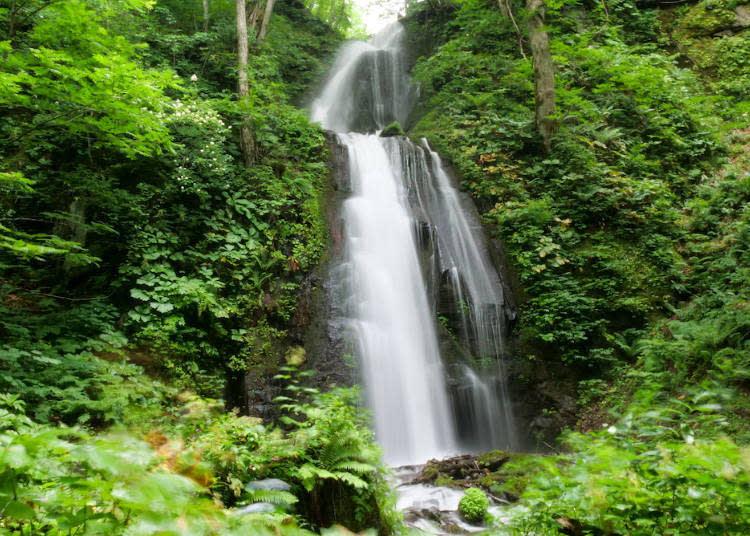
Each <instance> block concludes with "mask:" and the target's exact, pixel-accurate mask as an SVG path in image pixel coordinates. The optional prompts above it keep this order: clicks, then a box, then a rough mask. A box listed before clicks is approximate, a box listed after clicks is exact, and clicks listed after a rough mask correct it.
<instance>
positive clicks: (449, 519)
mask: <svg viewBox="0 0 750 536" xmlns="http://www.w3.org/2000/svg"><path fill="white" fill-rule="evenodd" d="M421 469H422V466H421V465H406V466H403V467H398V468H396V470H395V481H394V483H393V485H394V487H395V489H396V491H397V493H398V503H397V504H396V507H397V508H398V510H400V511H401V512H402V513H403V515H404V524H405V525H406V526H407V527H409V528H411V529H416V530H418V531H421V532H425V533H427V534H436V535H447V534H470V533H473V532H480V531H482V530H486V529H487V528H488V527H486V526H485V525H474V524H471V523H467V522H466V521H464V520H463V519H462V518H461V516H460V515H459V513H458V502H459V501H460V500H461V497H463V494H464V492H463V491H462V490H460V489H455V488H448V487H445V486H433V485H428V484H412V483H411V482H412V481H413V480H414V479H415V478H416V477H417V475H418V474H419V472H420V471H421ZM505 508H506V507H504V506H501V505H493V504H490V508H489V510H488V513H489V514H490V515H491V516H492V517H493V518H494V519H495V520H497V521H499V522H501V523H502V521H503V519H504V518H506V517H507V514H506V513H505Z"/></svg>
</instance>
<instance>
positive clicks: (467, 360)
mask: <svg viewBox="0 0 750 536" xmlns="http://www.w3.org/2000/svg"><path fill="white" fill-rule="evenodd" d="M404 38H405V32H404V30H403V28H402V27H401V26H400V25H399V24H397V23H396V24H393V25H391V26H388V27H387V28H386V29H385V30H383V31H382V32H381V33H380V34H378V35H377V36H375V37H374V38H373V39H371V40H370V41H369V42H367V43H363V42H351V43H349V44H347V45H346V46H345V47H344V48H343V49H342V50H341V51H340V52H339V55H338V57H337V59H336V62H335V64H334V67H333V70H332V74H331V76H330V78H329V80H328V81H327V83H326V84H325V86H324V88H323V90H322V92H321V93H320V96H319V97H318V98H317V99H316V100H315V101H314V102H313V104H312V107H311V112H312V119H313V120H314V121H318V122H320V123H321V124H322V125H323V127H324V128H327V129H329V130H333V131H335V132H336V136H337V139H338V143H339V144H340V145H341V146H342V147H344V148H345V150H346V154H347V157H348V158H347V161H348V176H347V180H346V182H347V183H348V186H347V189H348V191H349V196H348V198H347V199H346V200H345V201H344V202H343V206H342V214H341V217H342V220H343V225H344V231H343V233H344V237H345V238H344V250H345V251H344V254H343V255H344V258H343V261H342V263H341V265H340V266H339V267H338V269H337V270H336V271H335V273H336V275H335V276H334V278H335V279H336V286H337V287H338V288H340V289H341V290H340V291H339V292H338V294H339V297H340V298H339V299H340V301H341V302H342V303H341V304H340V309H341V310H342V311H343V313H342V314H343V316H344V317H345V321H346V325H347V328H348V332H349V333H350V334H351V338H352V347H353V351H354V353H355V354H356V357H357V359H358V363H359V364H360V371H361V376H362V380H363V382H362V383H363V384H364V392H365V397H366V400H367V404H368V406H369V407H370V408H371V409H372V412H373V415H374V427H375V435H376V438H377V440H378V441H379V442H380V444H381V445H382V447H383V449H384V453H385V459H386V461H387V462H388V463H390V464H392V465H405V464H414V463H422V462H424V461H426V460H428V459H430V458H435V457H441V456H447V455H452V454H455V453H458V452H467V451H468V452H472V451H480V450H489V449H492V448H513V447H514V445H515V443H516V439H515V432H514V427H513V419H512V414H511V406H510V401H509V398H508V394H507V388H506V380H505V372H504V370H503V357H504V355H505V352H506V348H505V341H506V333H507V331H508V327H507V326H508V322H509V318H510V317H511V315H512V313H511V312H510V309H509V308H508V307H507V306H506V305H505V298H504V294H503V285H502V282H501V280H500V277H499V276H498V273H497V271H496V269H495V268H494V266H493V264H492V262H491V261H490V256H489V253H488V250H487V247H486V241H485V239H484V233H483V230H482V228H481V225H480V222H479V218H478V215H477V213H476V209H475V208H474V207H473V205H472V203H471V200H470V199H469V198H468V197H467V196H466V195H465V194H462V193H460V192H459V191H458V190H457V189H456V188H455V187H454V185H453V182H452V180H451V178H450V176H449V175H448V173H447V172H446V170H445V168H444V167H443V164H442V162H441V159H440V156H439V155H438V154H437V153H435V152H434V151H432V150H431V148H430V147H429V146H428V145H427V142H426V141H425V140H422V141H421V143H420V144H414V143H412V142H411V141H410V140H409V139H407V138H406V137H403V136H399V137H389V138H382V137H380V136H379V135H378V132H379V131H380V130H381V129H383V128H384V127H385V126H387V125H388V124H389V123H391V122H393V121H399V122H400V123H401V124H404V123H405V122H406V119H407V116H408V114H409V112H410V108H411V106H412V104H413V101H414V96H415V91H414V87H413V85H412V84H411V81H410V78H409V75H408V70H407V62H406V61H405V54H404V52H403V50H404V49H403V41H404Z"/></svg>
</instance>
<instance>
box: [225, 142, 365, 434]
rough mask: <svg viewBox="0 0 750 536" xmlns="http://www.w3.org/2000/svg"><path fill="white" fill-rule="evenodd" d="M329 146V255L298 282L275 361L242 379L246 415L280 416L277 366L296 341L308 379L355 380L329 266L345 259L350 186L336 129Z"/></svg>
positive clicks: (324, 383)
mask: <svg viewBox="0 0 750 536" xmlns="http://www.w3.org/2000/svg"><path fill="white" fill-rule="evenodd" d="M326 140H327V142H328V149H329V152H330V154H331V159H330V162H329V184H330V190H329V192H328V193H327V194H326V199H325V202H324V206H325V208H326V220H327V222H328V228H329V243H328V248H327V251H328V256H327V258H326V259H325V260H324V261H323V262H322V263H321V264H320V265H319V266H318V267H316V268H315V269H314V270H313V271H312V272H310V273H308V274H306V275H305V276H304V278H303V280H302V282H301V284H300V291H299V296H298V300H297V306H296V308H295V311H294V314H293V316H292V318H291V319H290V321H289V322H288V323H287V325H286V326H284V328H285V329H286V332H287V337H286V339H285V340H283V341H280V342H279V344H277V345H275V348H274V351H273V352H272V354H273V355H274V356H275V361H273V360H268V361H266V362H264V363H262V364H261V365H258V366H255V367H253V368H252V369H251V370H249V371H248V372H247V373H246V374H245V375H244V377H243V378H240V380H239V382H238V383H239V386H238V387H237V388H236V390H237V391H241V392H242V395H243V396H239V395H237V396H235V397H234V398H236V399H237V400H240V399H242V403H241V404H240V403H237V404H235V405H237V406H238V407H242V408H243V409H244V411H245V412H246V413H247V414H248V415H252V416H255V417H260V418H262V419H264V420H265V421H271V420H273V419H274V418H276V417H278V416H279V410H278V408H277V407H276V405H275V404H274V402H273V400H274V399H275V398H276V397H277V396H280V395H282V394H285V393H284V384H283V382H280V381H278V380H274V379H273V377H274V376H275V375H276V374H277V373H278V370H279V367H281V366H283V365H286V364H287V361H288V360H289V358H290V355H291V354H290V350H292V349H296V348H297V347H300V348H303V349H304V351H296V350H295V352H292V353H293V354H294V355H295V356H297V357H296V358H295V359H294V361H297V362H296V363H295V364H296V365H297V366H299V367H300V368H304V369H311V370H314V371H315V375H314V376H312V377H310V378H307V379H306V380H305V381H306V383H307V382H309V384H311V385H313V386H315V387H318V388H320V389H321V390H327V389H329V388H330V387H332V386H334V385H337V386H347V385H352V384H353V383H354V378H353V374H352V369H351V367H350V366H349V363H348V362H347V361H346V360H345V359H344V355H345V354H346V353H347V348H346V345H345V342H344V341H345V338H344V329H343V326H342V325H341V324H340V323H339V322H336V320H335V319H336V317H337V316H338V315H337V314H336V308H337V307H338V305H337V304H336V301H337V300H336V299H334V292H335V289H334V288H333V286H334V285H333V284H332V277H331V270H332V268H333V267H335V266H336V265H337V264H338V263H339V262H340V259H341V254H342V248H343V226H342V223H341V219H340V216H339V214H340V212H341V210H340V208H341V202H342V200H343V198H344V197H345V196H346V195H347V193H348V192H350V191H351V185H350V183H349V180H348V173H347V172H346V170H347V166H348V162H347V151H346V148H344V147H342V146H341V145H339V144H338V143H337V141H336V137H335V135H334V134H333V133H330V132H326Z"/></svg>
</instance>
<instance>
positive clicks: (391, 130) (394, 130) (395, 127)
mask: <svg viewBox="0 0 750 536" xmlns="http://www.w3.org/2000/svg"><path fill="white" fill-rule="evenodd" d="M393 136H406V132H404V129H403V128H401V125H400V124H399V122H398V121H394V122H393V123H391V124H390V125H388V126H387V127H385V128H384V129H383V130H382V131H381V132H380V137H381V138H390V137H393Z"/></svg>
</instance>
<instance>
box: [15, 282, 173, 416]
mask: <svg viewBox="0 0 750 536" xmlns="http://www.w3.org/2000/svg"><path fill="white" fill-rule="evenodd" d="M6 290H7V289H6ZM32 299H33V300H34V302H35V308H36V315H34V316H30V315H29V313H28V309H26V308H25V307H23V305H27V306H28V302H29V300H32ZM5 300H6V301H5V303H4V305H3V306H2V307H0V311H1V312H2V314H1V315H0V316H1V317H2V321H0V330H2V333H3V335H4V341H5V344H4V345H3V347H2V349H0V362H2V366H3V375H2V376H0V391H2V392H4V393H12V394H14V395H15V396H18V397H20V400H22V401H23V402H24V403H25V407H27V408H28V409H29V410H30V415H31V416H32V417H33V418H34V419H36V420H38V421H41V422H45V421H50V420H52V421H62V422H65V423H68V424H75V423H88V424H90V425H94V426H102V425H105V424H112V423H115V422H137V420H138V419H139V418H143V417H144V416H146V415H148V414H149V413H151V414H153V413H154V412H157V411H159V408H160V405H161V403H162V402H163V397H164V391H162V390H155V389H153V386H152V385H151V383H150V382H149V381H148V380H147V379H144V380H142V381H139V382H137V383H133V380H134V379H136V378H140V377H141V375H142V372H143V371H142V369H141V368H140V367H138V366H135V365H132V364H129V363H125V362H123V360H124V357H123V356H122V350H121V348H122V347H123V346H124V345H125V343H126V342H127V340H126V339H125V337H124V336H123V335H122V333H120V332H118V331H117V330H116V329H115V328H114V326H113V321H114V318H115V316H116V312H115V311H114V310H113V308H112V307H111V306H108V305H105V304H102V303H98V302H95V301H94V302H89V303H83V304H79V305H76V306H75V307H67V308H62V307H60V306H59V305H58V304H56V303H55V301H54V300H53V299H51V298H42V299H39V297H34V296H33V295H25V294H7V295H6V297H5ZM97 354H98V355H107V356H109V359H110V360H108V361H105V360H103V359H101V358H100V357H97Z"/></svg>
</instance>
